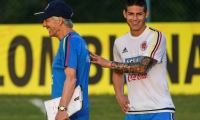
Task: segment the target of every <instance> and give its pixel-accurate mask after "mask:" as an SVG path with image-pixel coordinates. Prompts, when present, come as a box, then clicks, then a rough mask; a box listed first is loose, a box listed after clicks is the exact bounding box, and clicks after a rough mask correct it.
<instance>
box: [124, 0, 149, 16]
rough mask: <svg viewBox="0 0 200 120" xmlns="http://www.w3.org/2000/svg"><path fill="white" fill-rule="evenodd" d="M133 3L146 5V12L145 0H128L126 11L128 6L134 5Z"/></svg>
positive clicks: (145, 7)
mask: <svg viewBox="0 0 200 120" xmlns="http://www.w3.org/2000/svg"><path fill="white" fill-rule="evenodd" d="M132 5H136V6H140V7H144V12H145V13H146V11H147V4H146V1H145V0H126V3H125V11H127V7H129V6H132Z"/></svg>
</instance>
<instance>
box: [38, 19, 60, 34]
mask: <svg viewBox="0 0 200 120" xmlns="http://www.w3.org/2000/svg"><path fill="white" fill-rule="evenodd" d="M42 25H43V27H46V29H47V30H48V31H49V36H50V37H57V36H58V31H59V20H54V19H53V18H52V17H50V18H47V19H45V20H44V21H43V24H42Z"/></svg>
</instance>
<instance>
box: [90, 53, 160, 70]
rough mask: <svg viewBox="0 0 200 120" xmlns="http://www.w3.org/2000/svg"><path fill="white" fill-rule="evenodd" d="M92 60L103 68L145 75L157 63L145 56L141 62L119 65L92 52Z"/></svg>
mask: <svg viewBox="0 0 200 120" xmlns="http://www.w3.org/2000/svg"><path fill="white" fill-rule="evenodd" d="M90 56H91V58H92V60H91V62H92V63H95V64H99V65H101V66H102V67H107V68H111V69H113V70H115V71H118V72H120V73H145V71H146V70H147V69H148V68H149V67H150V66H152V65H153V64H154V63H156V62H157V61H156V60H155V59H153V58H150V57H147V56H143V57H142V58H141V61H139V62H133V63H119V62H115V61H109V60H106V59H104V58H103V57H101V56H98V55H96V54H95V53H92V52H90Z"/></svg>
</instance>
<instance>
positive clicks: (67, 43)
mask: <svg viewBox="0 0 200 120" xmlns="http://www.w3.org/2000/svg"><path fill="white" fill-rule="evenodd" d="M76 46H78V45H76V43H75V40H74V38H73V34H71V35H70V36H69V37H67V38H66V39H65V40H64V42H63V59H62V66H63V68H65V67H71V68H74V69H77V61H78V51H77V50H78V49H76Z"/></svg>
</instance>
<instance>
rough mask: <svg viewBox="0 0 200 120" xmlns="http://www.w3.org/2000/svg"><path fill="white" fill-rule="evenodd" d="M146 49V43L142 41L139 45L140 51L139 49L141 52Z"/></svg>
mask: <svg viewBox="0 0 200 120" xmlns="http://www.w3.org/2000/svg"><path fill="white" fill-rule="evenodd" d="M146 48H147V42H146V41H144V42H142V43H141V45H140V49H141V50H142V51H144V50H146Z"/></svg>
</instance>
